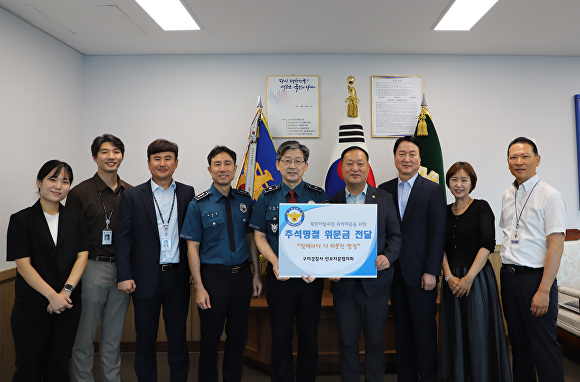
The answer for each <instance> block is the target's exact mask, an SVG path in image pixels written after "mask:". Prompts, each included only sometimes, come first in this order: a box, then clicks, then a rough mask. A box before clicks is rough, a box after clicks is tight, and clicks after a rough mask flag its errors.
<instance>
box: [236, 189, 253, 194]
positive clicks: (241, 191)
mask: <svg viewBox="0 0 580 382" xmlns="http://www.w3.org/2000/svg"><path fill="white" fill-rule="evenodd" d="M234 191H235V192H237V193H238V194H240V195H245V196H251V195H250V193H249V192H248V191H246V190H240V189H239V188H234Z"/></svg>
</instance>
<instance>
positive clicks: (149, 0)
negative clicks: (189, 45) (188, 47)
mask: <svg viewBox="0 0 580 382" xmlns="http://www.w3.org/2000/svg"><path fill="white" fill-rule="evenodd" d="M135 1H136V2H137V4H139V5H140V6H141V8H143V9H144V10H145V12H147V13H148V14H149V16H151V18H152V19H153V20H155V22H156V23H157V24H159V26H160V27H161V28H163V30H166V31H183V30H199V26H198V25H197V23H196V22H195V20H193V17H191V15H190V14H189V12H188V11H187V9H185V7H184V6H183V4H182V3H181V1H179V0H135Z"/></svg>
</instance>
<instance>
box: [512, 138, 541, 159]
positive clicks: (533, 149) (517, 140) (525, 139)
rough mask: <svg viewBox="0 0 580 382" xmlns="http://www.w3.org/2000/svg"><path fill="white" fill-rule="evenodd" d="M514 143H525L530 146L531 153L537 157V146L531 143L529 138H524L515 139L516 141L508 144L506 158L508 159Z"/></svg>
mask: <svg viewBox="0 0 580 382" xmlns="http://www.w3.org/2000/svg"><path fill="white" fill-rule="evenodd" d="M516 143H524V144H525V143H527V144H528V145H530V146H532V151H533V152H534V154H535V155H538V146H536V144H535V143H534V141H532V140H531V139H530V138H526V137H517V138H516V139H514V140H513V141H511V142H510V144H509V146H508V149H507V156H508V158H509V156H510V148H511V147H512V146H513V145H515V144H516Z"/></svg>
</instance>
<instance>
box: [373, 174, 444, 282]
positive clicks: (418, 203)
mask: <svg viewBox="0 0 580 382" xmlns="http://www.w3.org/2000/svg"><path fill="white" fill-rule="evenodd" d="M379 189H381V190H385V191H387V192H388V193H390V194H391V195H392V197H393V202H394V204H395V208H396V209H397V216H399V215H400V214H399V203H398V189H399V187H398V178H395V179H393V180H390V181H388V182H385V183H383V184H381V185H380V186H379ZM446 216H447V213H446V206H445V197H444V194H443V188H442V187H441V186H440V185H439V184H438V183H435V182H433V181H431V180H429V179H426V178H424V177H422V176H421V175H419V176H417V179H416V180H415V183H414V184H413V188H412V189H411V194H410V195H409V200H408V201H407V207H406V208H405V216H403V219H400V222H401V233H402V234H403V245H402V247H401V256H400V257H399V264H398V267H400V270H401V273H402V274H403V278H404V279H405V282H406V283H407V284H409V285H411V286H418V287H420V286H421V278H422V277H423V274H424V273H428V274H431V275H435V276H439V275H440V274H441V262H442V261H443V249H444V245H445V219H446Z"/></svg>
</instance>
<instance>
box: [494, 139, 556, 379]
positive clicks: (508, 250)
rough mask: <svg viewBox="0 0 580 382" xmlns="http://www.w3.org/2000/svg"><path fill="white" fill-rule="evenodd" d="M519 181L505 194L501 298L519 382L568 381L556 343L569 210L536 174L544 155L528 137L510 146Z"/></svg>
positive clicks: (512, 168)
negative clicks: (558, 279)
mask: <svg viewBox="0 0 580 382" xmlns="http://www.w3.org/2000/svg"><path fill="white" fill-rule="evenodd" d="M508 165H509V169H510V172H511V173H512V175H514V177H515V181H514V183H513V185H512V186H510V187H509V188H508V189H507V190H506V191H505V192H504V194H503V199H502V211H501V218H500V222H499V225H500V228H501V229H502V230H503V240H502V247H501V262H502V264H503V265H502V269H501V294H502V300H503V309H504V314H505V318H506V321H507V324H508V331H509V336H510V340H511V344H512V354H513V376H514V381H515V382H519V381H536V373H537V376H538V378H539V380H540V381H550V382H556V381H562V382H563V381H564V368H563V364H562V354H561V351H560V346H559V345H558V342H557V340H556V337H557V327H556V319H557V316H558V291H557V283H556V274H557V273H558V268H559V266H560V259H561V257H562V252H563V250H564V236H565V232H566V205H565V204H564V199H563V198H562V195H561V194H560V193H559V192H558V191H557V190H556V189H554V188H553V187H551V186H550V185H548V184H547V183H545V182H544V181H541V180H540V179H539V177H538V175H537V174H536V168H537V167H538V166H539V165H540V156H539V155H538V149H537V147H536V144H535V143H534V142H533V141H531V140H530V139H528V138H524V137H519V138H516V139H514V140H513V141H512V142H511V143H510V144H509V146H508Z"/></svg>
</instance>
